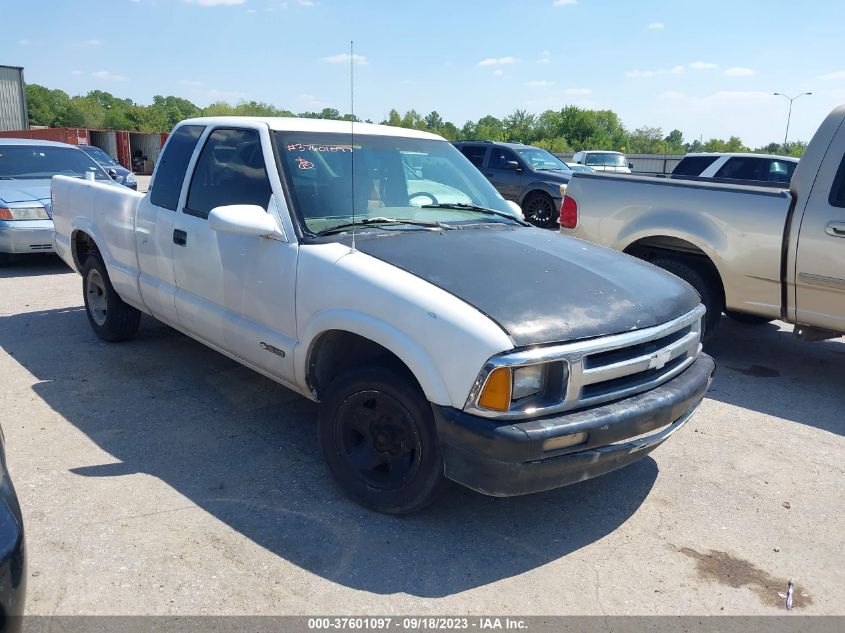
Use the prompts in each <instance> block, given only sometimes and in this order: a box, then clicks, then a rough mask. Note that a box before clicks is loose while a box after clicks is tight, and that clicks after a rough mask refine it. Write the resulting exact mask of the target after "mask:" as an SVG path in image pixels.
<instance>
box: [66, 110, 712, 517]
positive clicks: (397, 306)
mask: <svg viewBox="0 0 845 633" xmlns="http://www.w3.org/2000/svg"><path fill="white" fill-rule="evenodd" d="M408 156H416V157H420V156H425V157H428V158H430V159H431V161H432V162H436V163H438V165H439V169H438V170H436V171H435V170H431V171H427V172H426V173H425V179H426V180H431V181H436V182H439V183H441V184H443V185H444V186H447V187H449V188H455V189H458V190H460V191H461V192H462V193H463V195H465V196H467V197H468V198H469V199H470V200H471V201H472V202H471V203H470V204H467V203H464V202H441V201H440V200H439V199H436V200H435V198H437V194H435V193H434V192H432V191H425V192H420V191H417V190H415V189H412V188H411V187H410V186H409V183H408V181H407V180H406V178H405V177H403V176H404V173H405V171H404V163H405V162H406V159H407V157H408ZM353 157H354V160H353ZM418 160H420V159H419V158H415V159H414V161H418ZM53 199H54V210H53V212H54V218H55V222H56V245H57V249H58V251H59V254H60V255H61V257H62V258H63V259H64V260H65V261H66V262H67V263H68V264H69V265H70V266H72V267H74V268H75V269H76V270H77V271H79V272H80V273H81V274H82V292H83V298H84V301H85V306H86V312H87V315H88V320H89V323H90V325H91V327H92V328H93V330H94V332H95V333H96V334H97V335H98V336H99V337H100V338H102V339H104V340H106V341H121V340H126V339H129V338H131V337H132V336H134V334H135V333H136V331H137V329H138V324H139V321H140V317H141V314H142V313H147V314H150V315H152V316H154V317H156V318H158V319H159V320H161V321H163V322H164V323H167V324H169V325H171V326H172V327H174V328H176V329H178V330H181V331H182V332H184V333H186V334H188V335H189V336H191V337H193V338H195V339H197V340H198V341H201V342H203V343H205V344H207V345H209V346H210V347H212V348H213V349H216V350H218V351H220V352H222V353H224V354H226V355H227V356H230V357H232V358H234V359H236V360H238V361H239V362H241V363H243V364H244V365H246V366H248V367H251V368H252V369H255V370H256V371H258V372H259V373H261V374H264V375H265V376H268V377H270V378H272V379H274V380H276V381H278V382H279V383H281V384H283V385H285V386H287V387H289V388H291V389H293V390H294V391H296V392H298V393H300V394H302V395H304V396H305V397H307V398H310V399H312V400H314V401H316V402H319V403H320V409H319V419H318V422H317V426H318V431H319V441H320V444H321V447H322V452H323V456H324V458H325V460H326V462H327V463H328V465H329V469H330V471H331V473H332V475H333V476H334V478H335V479H336V481H337V483H338V485H339V486H340V487H341V488H342V490H343V491H344V492H345V493H346V494H347V495H349V496H350V497H351V498H353V499H355V500H356V501H358V502H360V503H362V504H364V505H366V506H368V507H371V508H374V509H376V510H379V511H382V512H389V513H405V512H411V511H414V510H417V509H419V508H421V507H423V506H424V505H426V504H427V503H429V502H431V501H432V500H433V499H434V498H435V497H436V496H437V494H438V493H439V491H440V490H442V489H443V487H444V484H445V482H446V481H447V480H453V481H456V482H459V483H461V484H463V485H465V486H468V487H470V488H472V489H474V490H477V491H479V492H482V493H485V494H488V495H495V496H509V495H517V494H525V493H529V492H536V491H540V490H547V489H550V488H555V487H558V486H562V485H566V484H570V483H574V482H577V481H582V480H584V479H587V478H589V477H594V476H596V475H600V474H602V473H605V472H608V471H610V470H613V469H615V468H619V467H621V466H624V465H626V464H629V463H631V462H633V461H636V460H638V459H640V458H642V457H643V456H644V455H646V454H648V453H649V452H650V451H651V450H652V449H654V448H655V447H656V446H658V445H659V444H660V443H662V442H663V441H664V440H666V439H667V438H668V437H669V436H670V435H672V434H673V433H674V432H675V431H677V430H678V429H679V428H680V427H681V426H683V425H684V424H685V423H686V421H687V420H688V419H689V418H690V416H691V415H692V414H693V412H694V411H695V410H696V408H697V407H698V405H699V403H700V402H701V400H702V398H703V397H704V394H705V392H706V391H707V388H708V384H709V382H710V379H711V376H712V373H713V370H714V363H713V361H712V359H710V358H709V357H708V356H706V355H704V354H701V353H700V342H699V332H700V327H701V320H702V316H703V313H704V308H703V306H701V305H700V303H699V298H698V296H697V295H696V294H695V291H694V290H693V289H692V288H690V286H689V285H687V284H686V283H684V282H683V281H681V280H679V279H677V278H676V277H673V276H672V275H669V274H667V273H665V272H664V271H662V270H659V269H658V268H655V267H654V266H650V265H648V264H645V263H642V262H637V261H636V260H633V259H631V258H629V257H625V256H622V255H620V254H618V253H615V252H613V251H612V250H610V249H605V248H601V247H595V246H592V245H586V244H584V243H583V242H581V241H579V240H571V239H568V238H561V237H560V236H559V235H556V234H554V233H550V232H549V231H543V230H540V229H536V228H533V227H531V226H530V225H528V224H527V223H526V222H525V221H523V220H521V219H519V218H518V217H517V216H515V215H514V214H513V212H512V210H511V207H510V205H509V204H508V203H507V202H506V201H505V200H504V199H503V198H502V197H501V195H500V194H499V193H498V192H497V191H496V190H495V189H494V188H493V186H492V185H491V184H490V183H489V182H488V181H487V180H485V179H484V177H483V176H482V175H481V174H480V173H479V172H478V171H477V170H476V169H475V168H474V167H472V165H471V164H470V163H469V162H468V161H466V160H465V159H464V158H463V157H462V156H461V154H460V153H459V152H458V151H457V150H456V149H455V148H454V147H453V146H452V145H451V144H449V143H448V142H447V141H446V140H445V139H443V138H442V137H439V136H436V135H434V134H430V133H427V132H422V131H417V130H409V129H402V128H393V127H387V126H380V125H371V124H355V127H354V145H353V143H352V139H351V138H350V125H349V123H345V122H338V121H318V120H313V119H295V118H254V117H213V118H198V119H190V120H186V121H183V122H181V123H180V124H179V125H178V126H177V127H176V128H175V129H174V131H173V133H172V134H171V135H170V136H169V138H168V140H167V143H166V145H165V147H164V150H163V153H162V156H161V159H160V161H159V162H158V165H157V166H156V169H155V173H154V175H153V180H152V188H151V192H150V193H149V194H147V195H144V196H142V195H141V194H138V193H136V192H133V191H128V190H126V189H122V188H119V187H106V186H103V185H102V184H97V183H92V182H84V181H79V180H75V179H72V178H63V177H56V178H55V179H54V180H53ZM420 202H422V204H420ZM132 349H133V348H126V352H127V353H131V352H132Z"/></svg>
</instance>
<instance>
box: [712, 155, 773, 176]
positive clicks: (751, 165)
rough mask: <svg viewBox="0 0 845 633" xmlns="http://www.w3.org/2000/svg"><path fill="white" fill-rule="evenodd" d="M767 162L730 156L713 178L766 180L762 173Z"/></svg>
mask: <svg viewBox="0 0 845 633" xmlns="http://www.w3.org/2000/svg"><path fill="white" fill-rule="evenodd" d="M767 162H768V161H766V160H765V159H763V158H757V157H756V156H731V158H729V159H728V162H726V163H725V164H724V165H722V167H721V169H719V171H717V172H716V174H715V177H716V178H728V179H731V180H768V178H766V177H765V176H764V174H763V173H762V172H763V169H764V167H767V166H768V165H765V163H767Z"/></svg>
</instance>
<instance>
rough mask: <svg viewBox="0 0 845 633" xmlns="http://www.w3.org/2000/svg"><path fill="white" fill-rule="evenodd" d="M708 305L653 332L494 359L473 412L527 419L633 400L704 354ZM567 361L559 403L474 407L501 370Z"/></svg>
mask: <svg viewBox="0 0 845 633" xmlns="http://www.w3.org/2000/svg"><path fill="white" fill-rule="evenodd" d="M704 312H705V311H704V306H702V305H699V306H697V307H696V308H695V309H694V310H692V311H690V312H688V313H687V314H685V315H683V316H681V317H679V318H677V319H675V320H674V321H670V322H669V323H664V324H662V325H657V326H654V327H650V328H644V329H642V330H633V331H631V332H624V333H622V334H614V335H612V336H603V337H600V338H595V339H590V340H586V341H576V342H575V343H565V344H561V345H552V346H549V347H540V348H534V349H529V350H520V351H517V352H512V353H509V354H506V355H503V356H502V357H499V358H494V359H491V361H490V362H489V363H488V365H487V367H485V370H484V371H483V372H482V375H481V376H479V379H478V380H477V381H476V384H475V386H474V388H473V393H471V394H470V399H469V402H470V407H471V409H472V411H473V413H476V414H477V415H483V416H486V417H496V418H526V417H537V416H543V415H549V414H552V413H559V412H562V411H572V410H577V409H583V408H586V407H591V406H595V405H597V404H601V403H603V402H610V401H613V400H618V399H620V398H625V397H628V396H632V395H634V394H637V393H641V392H643V391H647V390H649V389H653V388H654V387H657V386H658V385H660V384H662V383H664V382H666V381H667V380H671V379H672V378H674V377H675V376H677V375H678V374H680V373H681V372H682V371H684V370H685V369H686V368H687V367H689V366H690V365H692V363H693V362H695V359H696V357H697V356H698V353H699V352H700V351H701V322H702V318H703V317H704ZM561 362H562V363H564V364H565V365H566V369H567V371H566V372H564V373H565V374H566V375H568V380H567V383H566V388H565V393H563V391H564V390H559V395H558V397H557V398H556V399H555V401H548V400H547V401H544V402H542V403H537V402H535V403H533V404H531V405H530V406H528V407H526V408H524V409H520V408H516V409H512V410H511V411H507V412H490V411H484V410H482V409H481V408H480V407H478V406H475V405H476V403H477V399H476V398H477V395H478V393H479V392H480V389H481V387H482V386H483V384H484V381H485V380H486V376H487V375H489V373H490V372H491V371H492V370H493V369H495V368H496V367H498V366H503V365H504V366H512V367H518V366H521V365H530V364H534V363H561Z"/></svg>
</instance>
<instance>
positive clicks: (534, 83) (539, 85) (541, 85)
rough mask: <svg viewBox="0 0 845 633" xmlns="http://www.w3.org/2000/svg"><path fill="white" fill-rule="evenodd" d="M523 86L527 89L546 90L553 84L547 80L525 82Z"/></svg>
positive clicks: (553, 83)
mask: <svg viewBox="0 0 845 633" xmlns="http://www.w3.org/2000/svg"><path fill="white" fill-rule="evenodd" d="M525 85H526V86H528V87H529V88H548V87H549V86H554V85H555V82H553V81H549V80H547V79H538V80H535V81H526V82H525Z"/></svg>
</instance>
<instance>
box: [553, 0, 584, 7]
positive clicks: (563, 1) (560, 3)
mask: <svg viewBox="0 0 845 633" xmlns="http://www.w3.org/2000/svg"><path fill="white" fill-rule="evenodd" d="M552 4H553V5H554V6H556V7H565V6H567V5H570V4H578V0H555V1H554V2H552Z"/></svg>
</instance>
